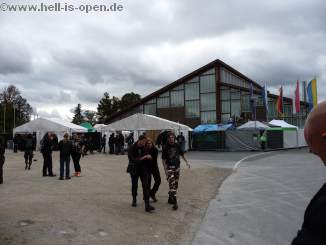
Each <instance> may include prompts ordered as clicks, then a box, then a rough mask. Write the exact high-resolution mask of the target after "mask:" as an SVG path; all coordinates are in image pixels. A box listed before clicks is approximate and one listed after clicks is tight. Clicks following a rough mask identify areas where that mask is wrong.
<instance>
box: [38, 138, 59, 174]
mask: <svg viewBox="0 0 326 245" xmlns="http://www.w3.org/2000/svg"><path fill="white" fill-rule="evenodd" d="M52 147H53V136H52V134H51V133H50V132H48V133H46V134H45V135H44V137H43V139H42V141H41V152H42V155H43V159H44V161H43V177H46V176H49V177H55V176H56V175H55V174H53V171H52Z"/></svg>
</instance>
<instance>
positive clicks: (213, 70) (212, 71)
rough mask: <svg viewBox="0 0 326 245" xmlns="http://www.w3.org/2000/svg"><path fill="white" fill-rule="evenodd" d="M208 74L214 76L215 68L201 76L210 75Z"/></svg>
mask: <svg viewBox="0 0 326 245" xmlns="http://www.w3.org/2000/svg"><path fill="white" fill-rule="evenodd" d="M210 74H215V68H212V69H210V70H208V71H206V72H204V73H203V74H202V75H210Z"/></svg>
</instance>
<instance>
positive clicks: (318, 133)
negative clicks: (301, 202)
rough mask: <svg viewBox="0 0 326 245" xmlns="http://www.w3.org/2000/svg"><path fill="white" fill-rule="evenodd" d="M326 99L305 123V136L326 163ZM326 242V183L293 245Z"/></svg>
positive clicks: (313, 244) (316, 197)
mask: <svg viewBox="0 0 326 245" xmlns="http://www.w3.org/2000/svg"><path fill="white" fill-rule="evenodd" d="M325 118H326V101H324V102H322V103H320V104H319V105H317V107H315V108H314V109H313V111H312V112H310V114H309V117H308V119H307V121H306V125H305V130H304V133H305V138H306V142H307V143H308V145H309V147H310V149H311V151H312V152H313V153H315V154H316V155H318V156H319V157H320V158H321V160H322V161H323V162H324V165H326V150H325V149H326V124H325ZM325 244H326V184H324V185H323V186H322V188H321V189H320V190H319V191H318V192H317V194H316V195H315V196H314V197H313V199H312V200H311V201H310V203H309V205H308V207H307V209H306V212H305V214H304V220H303V224H302V228H301V230H300V231H299V232H298V234H297V237H295V238H294V240H293V241H292V245H325Z"/></svg>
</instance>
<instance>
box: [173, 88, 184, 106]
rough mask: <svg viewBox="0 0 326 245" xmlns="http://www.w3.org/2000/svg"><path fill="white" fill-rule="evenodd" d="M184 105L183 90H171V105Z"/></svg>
mask: <svg viewBox="0 0 326 245" xmlns="http://www.w3.org/2000/svg"><path fill="white" fill-rule="evenodd" d="M183 106H184V92H183V90H178V91H171V107H183Z"/></svg>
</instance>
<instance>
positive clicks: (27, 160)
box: [24, 151, 33, 166]
mask: <svg viewBox="0 0 326 245" xmlns="http://www.w3.org/2000/svg"><path fill="white" fill-rule="evenodd" d="M24 158H25V164H26V165H29V166H31V165H32V161H33V151H25V154H24Z"/></svg>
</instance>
